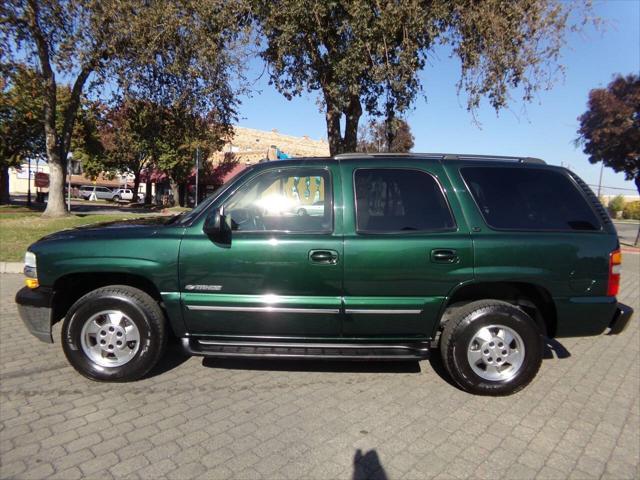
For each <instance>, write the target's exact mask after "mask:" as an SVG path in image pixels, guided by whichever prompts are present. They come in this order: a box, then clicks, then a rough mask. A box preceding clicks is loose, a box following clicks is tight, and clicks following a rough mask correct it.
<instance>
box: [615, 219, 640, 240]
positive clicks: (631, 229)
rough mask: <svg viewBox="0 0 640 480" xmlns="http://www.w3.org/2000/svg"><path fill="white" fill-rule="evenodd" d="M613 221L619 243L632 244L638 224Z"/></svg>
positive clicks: (636, 233)
mask: <svg viewBox="0 0 640 480" xmlns="http://www.w3.org/2000/svg"><path fill="white" fill-rule="evenodd" d="M613 223H614V225H615V226H616V230H617V231H618V238H620V243H624V244H626V245H633V242H635V240H636V235H638V224H637V223H621V222H613Z"/></svg>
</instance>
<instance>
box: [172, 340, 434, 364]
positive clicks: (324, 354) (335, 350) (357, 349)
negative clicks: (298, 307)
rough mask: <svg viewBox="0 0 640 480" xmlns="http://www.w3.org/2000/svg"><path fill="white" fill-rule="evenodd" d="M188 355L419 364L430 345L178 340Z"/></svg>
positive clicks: (420, 343)
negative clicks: (382, 361)
mask: <svg viewBox="0 0 640 480" xmlns="http://www.w3.org/2000/svg"><path fill="white" fill-rule="evenodd" d="M180 340H181V342H182V347H183V348H184V350H185V351H186V352H187V353H188V354H189V355H198V356H205V357H218V358H229V357H235V358H282V359H316V360H317V359H321V360H422V359H425V358H428V356H429V342H414V343H401V344H393V343H389V344H384V343H383V344H380V343H375V344H374V343H313V342H308V343H303V342H299V343H296V342H251V341H226V340H210V339H202V338H181V339H180Z"/></svg>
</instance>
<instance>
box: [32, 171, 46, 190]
mask: <svg viewBox="0 0 640 480" xmlns="http://www.w3.org/2000/svg"><path fill="white" fill-rule="evenodd" d="M35 185H36V187H39V188H48V187H49V174H48V173H44V172H36V176H35Z"/></svg>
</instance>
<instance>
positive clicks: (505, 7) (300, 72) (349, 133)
mask: <svg viewBox="0 0 640 480" xmlns="http://www.w3.org/2000/svg"><path fill="white" fill-rule="evenodd" d="M253 3H254V15H255V18H256V19H257V23H258V28H259V36H260V38H261V39H264V42H263V44H264V49H263V51H262V53H261V55H262V57H263V58H264V59H265V60H266V61H267V62H268V64H269V66H270V70H269V73H270V78H271V82H272V83H273V84H274V85H275V86H276V88H277V89H278V90H279V91H280V92H281V93H282V94H283V95H284V96H285V97H286V98H291V97H293V96H296V95H301V94H302V93H303V92H305V91H306V92H319V93H320V94H321V100H322V104H323V107H324V110H325V114H326V121H327V132H328V138H329V147H330V150H331V153H332V154H337V153H341V152H344V151H354V150H355V149H356V146H357V130H358V121H359V119H360V117H361V115H362V114H363V111H366V112H367V113H368V114H369V115H370V116H373V117H376V116H382V115H384V116H385V118H386V119H388V120H389V119H392V118H393V117H394V116H395V115H396V113H400V114H402V113H403V112H405V111H406V110H407V109H408V108H409V107H410V106H411V104H412V103H413V101H414V100H415V98H416V96H417V95H418V94H419V93H420V92H421V81H420V78H419V76H418V74H419V72H420V70H422V68H423V67H424V66H425V64H426V61H427V58H429V56H430V54H431V52H432V51H433V48H434V47H435V46H437V45H441V44H446V45H447V46H448V47H449V49H450V50H451V52H452V54H453V55H454V56H456V57H457V58H458V59H459V60H460V62H461V66H462V69H461V79H460V82H459V84H458V87H459V89H460V91H464V92H465V93H466V94H467V106H468V108H469V109H470V110H471V111H473V110H475V109H476V108H477V107H478V106H479V104H480V101H481V99H482V98H484V97H486V98H488V99H489V102H490V103H491V105H492V106H493V107H494V108H495V109H496V110H500V109H501V108H504V107H505V106H506V105H507V102H508V100H509V92H510V90H512V89H516V88H517V89H518V91H519V92H521V93H522V96H523V99H524V100H525V101H530V100H531V99H532V98H533V96H534V94H535V92H536V91H537V90H538V89H540V88H546V87H548V86H549V85H550V84H551V83H552V82H553V80H554V79H555V74H556V73H557V72H558V68H557V66H556V62H557V59H558V55H559V52H560V48H561V47H562V45H563V44H564V33H565V28H566V25H567V17H568V14H569V12H570V10H571V9H572V8H574V6H573V5H572V4H570V3H565V2H561V1H559V0H484V1H482V2H475V1H468V0H456V1H450V0H437V1H434V2H428V4H425V2H423V1H420V0H406V1H403V2H398V1H395V0H384V1H380V2H371V1H368V0H333V1H327V2H315V1H309V0H254V2H253ZM587 9H588V7H587ZM341 118H344V125H345V127H344V134H343V133H342V131H341Z"/></svg>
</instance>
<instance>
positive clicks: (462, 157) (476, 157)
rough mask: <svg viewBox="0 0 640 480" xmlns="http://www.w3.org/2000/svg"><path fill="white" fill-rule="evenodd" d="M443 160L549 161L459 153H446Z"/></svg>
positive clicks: (536, 162)
mask: <svg viewBox="0 0 640 480" xmlns="http://www.w3.org/2000/svg"><path fill="white" fill-rule="evenodd" d="M442 159H443V160H478V161H483V160H485V161H498V162H515V163H535V164H538V165H546V164H547V162H545V161H544V160H542V159H541V158H534V157H508V156H504V155H457V154H446V155H443V157H442Z"/></svg>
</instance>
